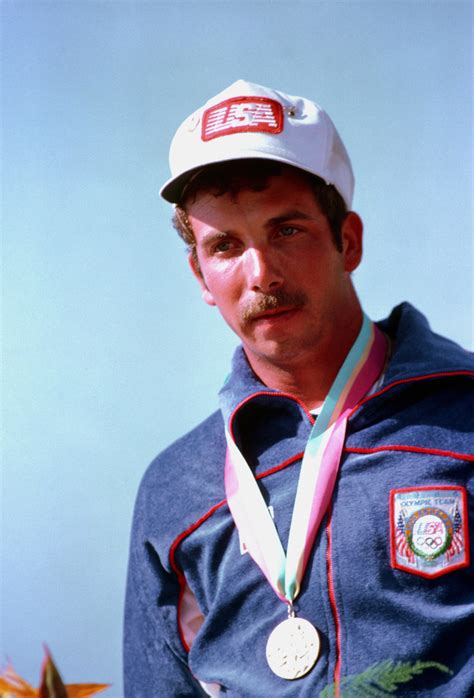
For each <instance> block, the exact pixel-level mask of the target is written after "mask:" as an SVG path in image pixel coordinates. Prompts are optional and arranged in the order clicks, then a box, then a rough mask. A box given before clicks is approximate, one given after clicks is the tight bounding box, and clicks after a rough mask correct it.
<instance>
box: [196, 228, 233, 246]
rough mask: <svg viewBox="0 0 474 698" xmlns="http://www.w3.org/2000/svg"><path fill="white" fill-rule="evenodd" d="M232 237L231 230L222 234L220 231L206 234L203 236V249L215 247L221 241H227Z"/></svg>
mask: <svg viewBox="0 0 474 698" xmlns="http://www.w3.org/2000/svg"><path fill="white" fill-rule="evenodd" d="M231 235H232V231H231V230H228V231H224V232H222V231H220V230H213V231H211V232H209V233H205V234H204V235H203V236H202V240H201V245H202V246H203V247H204V246H207V245H213V244H214V243H215V242H218V241H219V240H225V239H226V238H228V237H229V236H231Z"/></svg>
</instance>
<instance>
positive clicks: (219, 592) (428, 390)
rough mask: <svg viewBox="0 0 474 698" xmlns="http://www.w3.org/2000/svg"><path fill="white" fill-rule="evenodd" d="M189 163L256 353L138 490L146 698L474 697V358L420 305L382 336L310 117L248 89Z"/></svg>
mask: <svg viewBox="0 0 474 698" xmlns="http://www.w3.org/2000/svg"><path fill="white" fill-rule="evenodd" d="M170 162H171V169H172V173H173V176H172V178H171V179H170V180H169V181H168V182H167V183H166V184H165V186H164V187H163V189H162V192H161V193H162V195H163V197H164V198H165V199H166V200H168V201H169V202H171V203H174V204H175V206H176V209H175V220H174V222H175V226H176V228H177V230H178V232H179V233H180V235H181V236H182V237H183V238H184V240H185V241H186V242H187V244H188V246H189V261H190V265H191V268H192V271H193V273H194V275H195V277H196V279H197V281H198V284H199V286H200V289H201V293H202V297H203V300H204V301H205V302H206V303H208V304H209V305H215V306H217V307H218V309H219V310H220V312H221V314H222V316H223V318H224V319H225V321H226V322H227V323H228V324H229V325H230V327H231V328H232V329H233V330H234V332H235V333H236V334H237V335H238V337H239V338H240V340H241V346H240V347H239V348H238V349H237V351H236V353H235V355H234V359H233V364H232V372H231V374H230V377H229V378H228V380H227V381H226V383H225V385H224V387H223V388H222V391H221V393H220V410H219V411H217V412H215V413H214V414H213V415H211V416H210V417H209V418H208V419H207V420H206V421H205V422H204V423H203V424H201V425H200V426H198V427H197V428H196V429H194V430H193V431H192V432H191V433H189V434H187V435H186V436H184V437H183V438H182V439H180V440H178V441H177V442H176V443H175V444H173V445H172V446H171V447H170V448H168V449H167V450H166V451H165V452H164V453H162V454H161V455H160V456H158V458H157V459H156V460H155V461H154V462H153V463H152V465H151V466H150V468H149V469H148V471H147V473H146V475H145V477H144V479H143V481H142V484H141V487H140V491H139V494H138V499H137V504H136V509H135V517H134V524H133V533H132V541H131V550H130V564H129V578H128V588H127V605H126V615H125V693H126V696H127V697H133V698H138V697H139V696H142V697H143V698H152V697H154V696H157V697H158V696H199V695H212V696H216V695H227V694H228V695H230V696H245V697H246V698H247V697H249V698H258V697H259V696H261V697H264V698H268V697H269V696H273V695H274V696H279V697H280V696H282V697H286V696H303V697H314V696H319V695H320V694H321V693H322V692H324V691H325V695H341V696H343V695H364V696H365V695H389V694H390V695H391V694H392V693H393V690H395V689H398V691H399V694H401V695H410V696H411V695H430V696H448V695H449V696H456V697H458V696H459V697H460V696H466V698H467V696H471V695H472V691H473V689H474V663H473V659H472V631H473V629H474V628H473V626H472V617H473V610H474V583H473V581H474V580H473V574H472V566H470V556H469V521H468V509H467V505H468V501H470V499H469V498H471V500H472V496H473V491H472V488H473V483H472V479H471V480H469V478H468V476H469V473H470V470H471V469H472V462H473V460H474V456H473V455H472V450H473V449H472V441H471V439H470V436H469V434H470V433H472V413H473V410H472V385H473V381H472V379H473V377H474V362H473V360H472V357H471V356H470V355H469V354H468V353H467V352H464V351H463V350H462V349H461V348H459V347H458V346H456V345H455V344H453V343H452V342H450V341H449V340H446V339H443V338H441V337H439V336H437V335H434V334H433V333H432V332H431V331H430V329H429V327H428V325H427V322H426V320H425V319H424V318H423V316H422V315H421V314H420V313H418V312H417V311H416V310H415V309H414V308H412V307H411V306H410V305H408V304H403V305H401V306H399V307H397V308H396V309H395V310H394V311H393V312H392V314H391V315H390V317H389V318H388V319H387V320H385V321H383V322H381V323H378V325H374V324H373V323H372V322H371V321H370V320H369V319H368V318H367V317H366V316H365V314H364V313H363V311H362V308H361V306H360V303H359V300H358V298H357V295H356V292H355V290H354V286H353V283H352V279H351V272H352V271H354V269H356V267H357V266H358V264H359V262H360V260H361V255H362V223H361V220H360V218H359V216H358V215H357V214H356V213H354V212H353V211H351V203H352V193H353V175H352V169H351V165H350V161H349V158H348V155H347V153H346V150H345V148H344V145H343V144H342V141H341V139H340V137H339V135H338V133H337V131H336V129H335V127H334V125H333V124H332V122H331V120H330V119H329V117H328V116H327V114H325V112H324V111H322V110H321V109H320V108H319V107H318V106H317V105H315V104H314V103H312V102H311V101H309V100H307V99H304V98H300V97H292V96H289V95H286V94H283V93H281V92H276V91H274V90H271V89H267V88H264V87H261V86H258V85H254V84H251V83H247V82H244V81H238V82H236V83H234V84H233V85H231V86H230V87H229V88H227V89H226V90H225V91H224V92H222V93H221V94H219V95H217V96H216V97H214V98H212V99H211V100H209V102H207V103H206V105H204V107H202V108H201V109H199V110H198V111H197V112H195V113H194V114H193V115H192V116H191V117H189V118H188V119H186V121H185V122H184V123H183V124H182V126H181V127H180V128H179V129H178V131H177V134H176V136H175V139H174V141H173V144H172V146H171V155H170ZM469 421H470V422H471V424H470V425H469V424H468V422H469ZM470 427H471V429H470ZM471 530H472V521H471ZM364 672H365V673H364ZM354 675H357V677H358V678H357V686H358V689H357V690H358V691H359V692H358V693H357V692H354V691H356V688H355V685H356V684H355V683H354V682H352V684H351V678H350V677H351V676H354ZM377 687H378V690H379V692H378V693H376V692H375V691H376V690H377ZM384 687H385V688H384ZM384 690H385V692H383V691H384ZM323 695H324V693H323Z"/></svg>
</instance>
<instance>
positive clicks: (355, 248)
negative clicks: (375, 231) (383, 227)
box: [341, 211, 364, 272]
mask: <svg viewBox="0 0 474 698" xmlns="http://www.w3.org/2000/svg"><path fill="white" fill-rule="evenodd" d="M363 232H364V226H363V223H362V220H361V218H360V216H359V215H358V214H357V213H355V212H354V211H349V213H348V214H347V216H346V217H345V218H344V221H343V223H342V226H341V233H342V244H343V248H342V254H343V256H344V269H345V271H347V272H351V271H354V270H355V269H357V267H358V266H359V264H360V261H361V259H362V238H363Z"/></svg>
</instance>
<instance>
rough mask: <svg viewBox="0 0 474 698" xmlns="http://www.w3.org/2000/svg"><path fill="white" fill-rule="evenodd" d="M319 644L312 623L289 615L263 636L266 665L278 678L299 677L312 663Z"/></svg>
mask: <svg viewBox="0 0 474 698" xmlns="http://www.w3.org/2000/svg"><path fill="white" fill-rule="evenodd" d="M320 645H321V643H320V641H319V635H318V631H317V630H316V628H315V627H314V625H312V624H311V623H310V622H309V621H307V620H305V619H304V618H296V617H295V616H294V614H292V615H289V616H288V618H287V619H286V620H284V621H283V622H282V623H279V625H277V627H276V628H275V629H274V630H273V631H272V632H271V633H270V636H269V638H268V640H267V649H266V655H267V662H268V665H269V667H270V669H271V670H272V671H273V673H274V674H276V675H277V676H279V677H280V678H281V679H287V680H290V681H292V680H293V679H299V678H300V676H304V675H305V674H307V673H308V672H309V671H311V669H312V668H313V667H314V665H315V664H316V661H317V659H318V656H319V648H320Z"/></svg>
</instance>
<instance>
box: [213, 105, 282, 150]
mask: <svg viewBox="0 0 474 698" xmlns="http://www.w3.org/2000/svg"><path fill="white" fill-rule="evenodd" d="M282 129H283V108H282V106H281V104H280V103H279V102H277V101H275V100H274V99H269V98H268V97H233V98H232V99H226V100H225V101H224V102H220V103H219V104H215V105H214V106H212V107H210V108H209V109H206V111H205V112H204V114H203V117H202V134H201V137H202V140H203V141H210V140H212V139H213V138H218V137H219V136H228V135H229V134H231V133H244V132H257V133H258V132H259V131H260V132H262V133H281V131H282Z"/></svg>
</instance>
